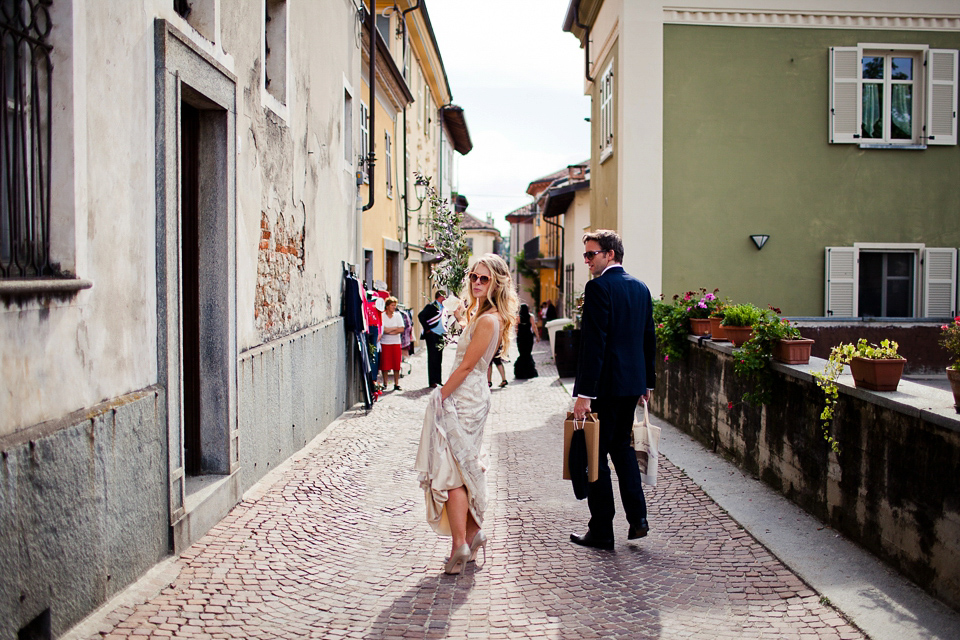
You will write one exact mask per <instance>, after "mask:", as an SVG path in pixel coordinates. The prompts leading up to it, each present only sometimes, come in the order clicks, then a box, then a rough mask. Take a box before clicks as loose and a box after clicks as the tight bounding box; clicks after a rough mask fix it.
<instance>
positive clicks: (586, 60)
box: [567, 0, 593, 82]
mask: <svg viewBox="0 0 960 640" xmlns="http://www.w3.org/2000/svg"><path fill="white" fill-rule="evenodd" d="M571 9H572V11H571V13H572V14H573V16H572V17H573V20H574V21H575V22H576V23H577V26H578V27H580V28H581V29H583V30H584V35H583V39H584V47H583V48H584V52H585V53H584V57H583V75H584V76H586V78H587V82H593V78H591V77H590V27H589V25H585V24H581V23H580V0H574V5H573V7H571ZM569 19H570V18H569V17H568V18H567V20H569Z"/></svg>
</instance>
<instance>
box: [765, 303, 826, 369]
mask: <svg viewBox="0 0 960 640" xmlns="http://www.w3.org/2000/svg"><path fill="white" fill-rule="evenodd" d="M770 311H772V312H773V313H774V314H776V315H775V316H774V318H773V319H772V321H771V322H769V323H765V326H764V328H763V333H764V339H765V340H767V341H768V342H769V344H770V347H771V348H770V355H771V356H773V359H774V360H776V361H777V362H782V363H783V364H809V362H810V353H811V352H812V351H813V343H814V342H815V341H814V340H812V339H810V338H804V337H803V336H802V335H801V334H800V329H798V328H797V325H795V324H793V323H792V322H790V321H789V320H787V319H786V318H781V317H780V316H779V314H780V310H779V309H777V308H776V307H771V308H770ZM756 331H757V329H756V328H754V333H756Z"/></svg>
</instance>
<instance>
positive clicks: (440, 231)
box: [415, 173, 470, 296]
mask: <svg viewBox="0 0 960 640" xmlns="http://www.w3.org/2000/svg"><path fill="white" fill-rule="evenodd" d="M415 175H416V178H417V181H418V182H423V183H425V184H426V185H427V200H428V201H429V203H430V230H429V242H430V244H431V245H433V248H434V251H435V252H436V253H437V254H438V255H440V256H441V257H442V258H443V261H442V262H440V264H439V265H437V266H436V267H435V268H434V269H433V270H431V272H430V278H431V279H432V280H433V281H434V284H436V286H437V288H438V289H443V290H446V291H447V292H448V293H452V294H453V295H457V296H459V295H460V291H461V290H462V289H463V281H464V279H466V277H467V267H468V264H469V263H468V260H469V257H470V251H469V249H468V248H467V240H466V237H465V234H464V232H463V226H462V221H463V216H462V215H460V213H459V212H457V211H456V210H455V209H453V210H451V209H450V203H449V202H447V199H446V198H441V197H440V195H439V194H438V193H437V190H436V189H435V188H434V187H432V186H430V178H425V177H424V176H422V175H421V174H419V173H418V174H415Z"/></svg>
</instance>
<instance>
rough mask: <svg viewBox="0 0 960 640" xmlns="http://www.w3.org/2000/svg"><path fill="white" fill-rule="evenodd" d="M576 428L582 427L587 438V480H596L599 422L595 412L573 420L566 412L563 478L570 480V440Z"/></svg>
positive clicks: (569, 413)
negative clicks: (581, 418)
mask: <svg viewBox="0 0 960 640" xmlns="http://www.w3.org/2000/svg"><path fill="white" fill-rule="evenodd" d="M577 429H583V435H584V436H585V437H586V440H587V482H596V481H597V473H598V469H597V460H598V453H599V451H600V422H599V421H598V420H597V414H595V413H588V414H587V416H586V418H584V419H583V420H574V418H573V413H572V412H568V413H567V419H566V420H565V421H564V422H563V479H564V480H570V479H571V477H570V462H569V459H570V440H571V438H573V432H574V431H575V430H577Z"/></svg>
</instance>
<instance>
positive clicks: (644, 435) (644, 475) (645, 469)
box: [633, 402, 660, 487]
mask: <svg viewBox="0 0 960 640" xmlns="http://www.w3.org/2000/svg"><path fill="white" fill-rule="evenodd" d="M633 446H634V447H635V448H636V450H637V464H638V465H639V466H640V480H641V481H642V482H643V484H648V485H651V486H654V487H655V486H657V462H658V460H659V457H660V427H656V426H654V425H652V424H650V413H649V412H648V411H647V403H646V402H644V403H643V420H642V421H641V420H636V419H635V420H634V423H633Z"/></svg>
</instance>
